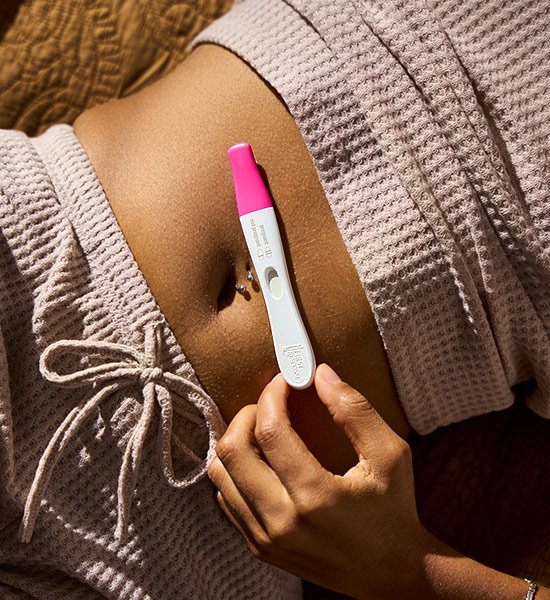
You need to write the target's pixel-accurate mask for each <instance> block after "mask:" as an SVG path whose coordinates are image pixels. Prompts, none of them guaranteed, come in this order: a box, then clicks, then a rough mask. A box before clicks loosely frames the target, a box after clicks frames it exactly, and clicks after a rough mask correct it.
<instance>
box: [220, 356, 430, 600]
mask: <svg viewBox="0 0 550 600" xmlns="http://www.w3.org/2000/svg"><path fill="white" fill-rule="evenodd" d="M314 384H315V388H316V391H317V394H318V396H319V398H320V399H321V400H322V402H323V403H324V404H325V405H326V406H327V408H328V410H329V412H330V413H331V415H332V417H333V418H334V420H335V422H336V423H337V424H338V425H339V426H340V427H342V428H343V430H344V431H345V433H346V434H347V435H348V437H349V439H350V440H351V442H352V444H353V446H354V448H355V450H356V452H357V455H358V463H357V465H356V466H354V467H353V468H352V469H350V470H349V471H348V472H347V473H346V474H345V475H343V476H339V475H334V474H332V473H330V472H328V471H326V470H325V469H324V468H323V467H322V466H321V465H320V464H319V462H318V461H317V460H316V459H315V458H314V456H313V455H312V454H311V453H310V452H309V450H308V449H307V447H306V446H305V444H304V443H303V441H302V440H301V439H300V437H299V436H298V434H297V433H296V432H295V431H294V430H293V429H292V427H291V424H290V420H289V417H288V412H287V404H286V401H287V398H288V395H289V392H290V387H289V386H288V384H287V383H286V382H285V380H284V379H283V377H282V376H281V375H280V374H278V375H277V376H276V377H274V379H273V380H272V381H271V382H270V383H269V384H268V385H267V386H266V388H265V389H264V391H263V393H262V395H261V397H260V399H259V401H258V404H257V405H248V406H246V407H244V408H243V409H242V410H241V411H240V412H239V413H238V414H237V416H236V417H235V418H234V420H233V421H232V422H231V424H230V425H229V427H228V429H227V432H226V433H225V435H224V436H223V438H222V439H221V440H220V442H219V443H218V446H217V448H216V452H217V455H218V458H216V459H215V460H214V461H213V462H212V464H211V465H210V468H209V470H208V474H209V476H210V478H211V480H212V482H213V483H214V485H216V487H217V488H218V490H219V492H218V496H217V497H218V502H219V503H220V505H221V507H222V509H223V510H224V511H225V513H226V514H227V516H228V517H229V519H230V520H231V522H232V523H233V524H234V525H235V527H237V529H239V531H240V532H241V533H242V535H243V536H244V539H245V540H246V542H247V544H248V546H249V547H250V549H251V551H252V552H253V553H254V554H255V555H256V556H258V557H259V558H261V559H262V560H264V561H267V562H269V563H272V564H274V565H276V566H277V567H280V568H282V569H285V570H287V571H290V572H292V573H294V574H296V575H298V576H300V577H302V578H304V579H307V580H309V581H312V582H314V583H317V584H319V585H322V586H324V587H328V588H331V589H334V590H337V591H339V592H343V593H345V594H349V595H351V596H355V597H357V598H369V599H371V598H372V599H374V598H386V599H388V598H392V597H396V598H410V597H411V595H410V592H411V590H412V589H414V588H415V586H416V585H417V583H419V581H417V580H419V579H420V578H421V576H422V560H421V557H422V556H423V550H424V547H425V545H426V543H427V539H428V534H427V532H426V531H425V530H424V528H423V527H422V525H421V524H420V521H419V519H418V515H417V512H416V504H415V498H414V486H413V474H412V461H411V453H410V449H409V446H408V444H407V443H406V442H405V441H404V440H402V439H401V438H400V437H399V436H398V435H397V434H396V433H394V432H393V431H392V429H391V428H390V427H389V426H388V425H386V423H385V422H384V421H383V420H382V418H381V417H380V416H379V415H378V413H377V412H376V411H375V410H374V409H373V408H372V406H371V405H370V403H369V402H368V400H367V399H366V398H364V397H363V396H362V395H361V394H360V393H359V392H357V391H356V390H354V389H353V388H352V387H350V386H349V385H347V384H346V383H344V382H342V381H340V380H339V378H338V377H337V376H336V374H335V373H334V371H332V369H330V367H328V366H327V365H324V364H323V365H320V366H319V367H318V368H317V371H316V374H315V381H314Z"/></svg>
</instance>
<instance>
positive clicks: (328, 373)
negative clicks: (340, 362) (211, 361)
mask: <svg viewBox="0 0 550 600" xmlns="http://www.w3.org/2000/svg"><path fill="white" fill-rule="evenodd" d="M318 370H319V377H321V379H324V380H325V381H326V382H327V383H339V382H340V381H342V380H341V379H340V377H338V375H336V373H335V372H334V371H333V370H332V369H331V368H330V367H329V366H328V365H327V363H321V364H320V365H319V367H318Z"/></svg>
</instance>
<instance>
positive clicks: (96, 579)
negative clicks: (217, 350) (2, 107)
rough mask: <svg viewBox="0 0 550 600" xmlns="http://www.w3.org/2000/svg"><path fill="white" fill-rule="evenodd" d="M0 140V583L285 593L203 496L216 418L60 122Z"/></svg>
mask: <svg viewBox="0 0 550 600" xmlns="http://www.w3.org/2000/svg"><path fill="white" fill-rule="evenodd" d="M0 148H1V150H2V152H1V155H0V234H1V235H0V482H1V485H0V597H1V598H6V599H10V600H12V599H16V598H17V599H23V598H25V599H27V598H30V597H32V598H37V599H40V600H50V599H51V600H54V599H55V600H59V599H61V598H63V599H64V600H86V599H90V600H91V599H96V598H111V599H113V600H114V599H117V600H130V599H132V600H164V599H166V600H176V599H177V600H180V599H181V600H198V599H201V600H202V599H210V600H225V599H234V600H242V599H249V600H256V599H265V600H273V599H279V600H287V599H299V598H301V597H302V592H301V582H300V580H299V579H298V578H296V577H294V576H292V575H289V574H287V573H284V572H283V571H280V570H279V569H276V568H274V567H271V566H269V565H267V564H265V563H263V562H261V561H259V560H257V559H256V558H254V557H253V556H252V554H251V553H250V552H249V551H248V549H247V548H246V546H245V544H244V542H243V540H242V538H241V536H240V534H239V533H238V532H236V530H235V529H234V528H233V527H232V526H231V525H230V524H229V522H228V521H227V519H226V517H225V516H224V515H223V513H222V512H221V510H220V509H219V507H218V506H217V504H216V502H215V498H214V489H213V487H212V485H211V484H210V482H209V480H208V478H207V477H205V472H204V469H205V466H206V461H207V459H208V458H209V457H210V456H211V455H212V448H213V446H214V444H215V442H216V440H217V439H218V438H219V437H220V435H221V434H222V433H223V430H224V427H225V424H224V422H223V420H222V418H221V415H220V414H219V412H218V410H217V408H216V406H215V404H214V403H213V401H212V399H211V398H209V397H208V396H207V394H206V393H205V391H204V390H203V388H202V387H201V386H200V384H199V382H198V380H197V377H196V375H195V373H194V370H193V368H192V366H191V365H190V364H189V362H188V361H187V360H186V358H185V356H184V354H183V352H182V350H181V348H180V347H179V345H178V343H177V340H176V339H175V337H174V335H173V333H172V331H171V330H170V328H169V326H168V325H167V323H166V321H165V319H164V317H163V315H162V313H161V312H160V309H159V307H158V305H157V304H156V302H155V300H154V297H153V296H152V293H151V291H150V290H149V288H148V286H147V284H146V281H145V279H144V278H143V275H142V273H141V271H140V270H139V268H138V266H137V263H136V262H135V260H134V258H133V256H132V254H131V251H130V249H129V247H128V246H127V244H126V241H125V239H124V236H123V234H122V231H121V230H120V228H119V226H118V224H117V222H116V219H115V216H114V214H113V213H112V211H111V208H110V206H109V203H108V201H107V199H106V197H105V194H104V192H103V190H102V188H101V185H100V184H99V182H98V180H97V178H96V176H95V174H94V171H93V169H92V166H91V163H90V161H89V159H88V157H87V156H86V154H85V152H84V150H83V149H82V147H81V146H80V144H79V142H78V140H77V138H76V137H75V135H74V133H73V130H72V128H71V127H69V126H67V125H58V126H54V127H53V128H51V129H49V130H48V131H47V132H46V133H44V134H43V135H41V136H40V137H38V138H34V139H30V138H28V137H27V136H26V135H25V134H23V133H19V132H13V131H0ZM41 457H42V459H41ZM33 482H34V483H33ZM31 485H32V487H31ZM26 502H27V505H26V507H25V503H26ZM24 508H25V513H24V515H23V511H24ZM22 517H23V518H22ZM22 540H25V541H22Z"/></svg>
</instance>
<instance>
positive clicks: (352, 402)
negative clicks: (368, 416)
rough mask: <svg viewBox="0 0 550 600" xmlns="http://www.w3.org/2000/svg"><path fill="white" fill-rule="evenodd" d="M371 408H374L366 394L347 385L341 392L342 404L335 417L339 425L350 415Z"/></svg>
mask: <svg viewBox="0 0 550 600" xmlns="http://www.w3.org/2000/svg"><path fill="white" fill-rule="evenodd" d="M370 410H372V404H371V403H370V402H369V401H368V400H367V399H366V398H365V396H363V394H361V393H360V392H358V391H357V390H356V389H354V388H352V387H350V386H346V387H345V388H344V389H343V390H342V391H341V393H340V406H339V410H337V411H336V414H335V415H334V419H335V421H336V423H337V424H338V425H342V424H343V423H344V422H345V421H347V420H349V418H350V417H353V416H354V415H357V414H358V413H361V412H364V411H370Z"/></svg>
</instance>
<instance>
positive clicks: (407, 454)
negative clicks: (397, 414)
mask: <svg viewBox="0 0 550 600" xmlns="http://www.w3.org/2000/svg"><path fill="white" fill-rule="evenodd" d="M389 453H390V455H391V457H392V459H393V461H394V462H395V463H400V462H405V461H408V460H409V459H410V458H411V457H412V452H411V447H410V446H409V444H407V442H406V441H405V440H404V439H402V438H400V437H399V436H398V435H395V436H392V441H391V443H390V444H389Z"/></svg>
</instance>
